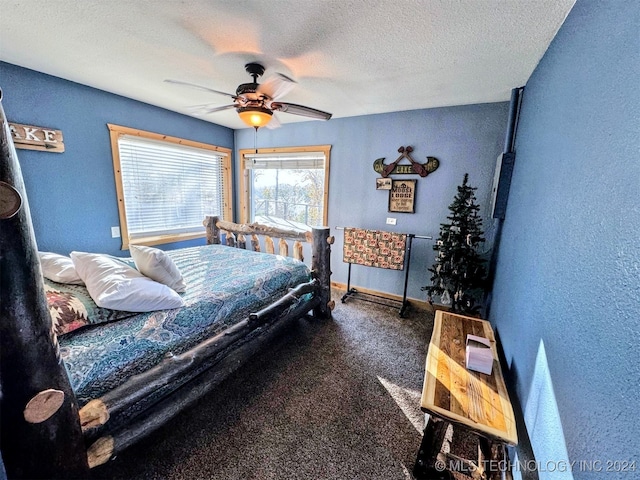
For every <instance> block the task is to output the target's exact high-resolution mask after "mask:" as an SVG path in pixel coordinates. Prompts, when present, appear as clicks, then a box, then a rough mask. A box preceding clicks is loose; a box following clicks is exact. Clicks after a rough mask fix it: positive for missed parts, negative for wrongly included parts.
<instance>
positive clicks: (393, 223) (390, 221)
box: [387, 217, 396, 225]
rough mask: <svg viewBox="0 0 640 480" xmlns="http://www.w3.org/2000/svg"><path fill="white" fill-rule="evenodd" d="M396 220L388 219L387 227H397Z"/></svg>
mask: <svg viewBox="0 0 640 480" xmlns="http://www.w3.org/2000/svg"><path fill="white" fill-rule="evenodd" d="M395 224H396V219H395V218H392V217H387V225H395Z"/></svg>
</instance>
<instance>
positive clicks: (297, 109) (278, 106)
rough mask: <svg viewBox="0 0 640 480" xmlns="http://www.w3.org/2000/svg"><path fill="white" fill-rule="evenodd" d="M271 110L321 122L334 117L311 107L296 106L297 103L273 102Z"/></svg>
mask: <svg viewBox="0 0 640 480" xmlns="http://www.w3.org/2000/svg"><path fill="white" fill-rule="evenodd" d="M271 109H272V110H278V111H280V112H286V113H291V114H293V115H301V116H303V117H311V118H317V119H319V120H329V119H330V118H331V116H332V114H331V113H328V112H323V111H322V110H317V109H315V108H311V107H305V106H303V105H296V104H295V103H285V102H272V103H271Z"/></svg>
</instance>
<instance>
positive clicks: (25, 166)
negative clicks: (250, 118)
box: [0, 62, 233, 255]
mask: <svg viewBox="0 0 640 480" xmlns="http://www.w3.org/2000/svg"><path fill="white" fill-rule="evenodd" d="M0 87H1V88H2V91H3V100H2V104H3V107H4V110H5V114H6V115H7V118H8V119H9V121H10V122H15V123H23V124H27V125H37V126H40V127H50V128H54V129H58V130H62V134H63V137H64V144H65V151H64V153H47V152H40V151H33V150H18V151H17V152H18V158H19V160H20V165H21V168H22V173H23V176H24V181H25V186H26V189H27V195H28V197H29V206H30V208H31V216H32V218H33V225H34V230H35V233H36V238H37V242H38V248H39V249H40V250H44V251H53V252H57V253H62V254H65V255H66V254H69V252H70V251H71V250H82V251H90V252H104V253H111V254H113V255H128V252H122V251H121V250H120V247H121V240H120V239H119V238H116V239H114V238H111V227H112V226H119V225H120V221H119V217H118V204H117V199H116V187H115V180H114V176H113V161H112V156H111V144H110V140H109V130H108V129H107V123H113V124H117V125H123V126H126V127H131V128H138V129H141V130H147V131H151V132H156V133H162V134H166V135H171V136H176V137H182V138H187V139H190V140H196V141H200V142H204V143H210V144H214V145H219V146H222V147H227V148H233V130H231V129H229V128H226V127H221V126H218V125H213V124H211V123H208V122H204V121H201V120H197V119H193V118H191V117H187V116H184V115H180V114H177V113H174V112H170V111H167V110H164V109H161V108H158V107H153V106H151V105H148V104H145V103H141V102H137V101H135V100H130V99H127V98H124V97H121V96H118V95H113V94H110V93H107V92H104V91H101V90H97V89H94V88H90V87H87V86H83V85H80V84H77V83H73V82H69V81H67V80H62V79H60V78H57V77H52V76H49V75H45V74H42V73H38V72H35V71H33V70H27V69H24V68H21V67H18V66H15V65H10V64H7V63H2V62H0ZM195 243H203V241H198V242H196V241H191V242H182V243H181V244H180V245H179V246H188V245H192V244H195ZM175 246H176V245H175V244H174V245H165V246H163V248H172V247H175Z"/></svg>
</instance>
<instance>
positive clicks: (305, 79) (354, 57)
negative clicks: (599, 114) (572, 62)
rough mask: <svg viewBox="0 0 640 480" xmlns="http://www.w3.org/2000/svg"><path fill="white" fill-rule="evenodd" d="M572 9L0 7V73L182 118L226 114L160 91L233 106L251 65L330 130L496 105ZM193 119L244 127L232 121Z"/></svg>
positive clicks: (189, 0) (383, 4)
mask: <svg viewBox="0 0 640 480" xmlns="http://www.w3.org/2000/svg"><path fill="white" fill-rule="evenodd" d="M574 1H575V0H271V1H264V0H217V1H215V0H213V1H212V0H182V1H179V0H135V1H133V0H109V1H98V0H46V1H44V0H0V12H2V13H0V60H3V61H6V62H9V63H13V64H16V65H20V66H23V67H27V68H31V69H34V70H38V71H41V72H45V73H48V74H51V75H55V76H57V77H61V78H65V79H68V80H72V81H74V82H78V83H82V84H85V85H90V86H92V87H96V88H99V89H102V90H106V91H108V92H113V93H116V94H120V95H123V96H126V97H130V98H133V99H136V100H140V101H143V102H146V103H150V104H153V105H157V106H160V107H164V108H167V109H169V110H174V111H177V112H181V113H187V114H188V113H189V110H188V108H187V107H189V106H192V105H197V104H204V103H211V104H212V105H214V106H215V105H220V106H221V105H225V104H228V103H230V101H229V99H228V98H225V97H224V96H221V95H216V94H214V93H210V92H206V91H202V90H198V89H192V88H188V87H184V86H180V85H175V84H169V83H165V82H164V81H163V80H165V79H174V80H180V81H186V82H190V83H195V84H198V85H203V86H206V87H209V88H213V89H215V90H221V91H224V92H231V93H234V92H235V89H236V87H237V85H238V84H240V83H245V82H248V81H250V77H249V76H248V75H247V73H246V72H245V70H244V65H245V64H246V63H248V62H250V61H256V60H257V61H260V62H263V63H264V65H265V67H267V70H266V72H265V75H264V77H263V79H264V78H267V77H269V75H270V74H273V73H275V72H279V73H283V74H285V75H288V76H290V77H292V78H294V79H296V80H297V82H298V84H297V85H296V87H295V88H294V89H293V90H292V91H291V92H290V93H288V94H287V95H286V96H285V97H283V98H282V100H284V101H286V102H291V103H297V104H302V105H306V106H309V107H313V108H317V109H320V110H325V111H328V112H331V113H333V115H334V118H340V117H350V116H356V115H368V114H375V113H383V112H393V111H402V110H413V109H419V108H430V107H440V106H450V105H462V104H473V103H485V102H496V101H504V100H508V99H509V96H510V91H511V89H512V88H514V87H517V86H521V85H524V84H525V83H526V81H527V79H528V78H529V75H530V74H531V72H532V71H533V69H534V68H535V66H536V65H537V63H538V61H539V59H540V58H541V57H542V55H543V54H544V52H545V50H546V49H547V46H548V45H549V43H550V41H551V40H552V39H553V37H554V35H555V33H556V32H557V30H558V28H559V27H560V25H561V24H562V22H563V21H564V19H565V17H566V15H567V14H568V12H569V10H570V9H571V7H572V6H573V3H574ZM1 81H2V79H1V78H0V86H1ZM5 94H6V95H10V92H5ZM277 116H278V119H279V120H280V122H281V123H283V124H284V123H289V122H293V121H302V120H307V119H305V118H304V117H299V116H294V115H290V114H287V113H282V112H281V113H278V114H277ZM201 118H203V119H204V120H207V121H210V122H213V123H217V124H220V125H225V126H228V127H231V128H243V127H244V125H243V124H242V123H241V122H240V120H239V119H238V117H237V114H236V113H235V111H234V110H228V111H223V112H217V113H212V114H209V115H206V116H203V117H201Z"/></svg>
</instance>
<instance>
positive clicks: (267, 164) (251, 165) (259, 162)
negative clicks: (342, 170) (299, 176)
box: [245, 152, 325, 170]
mask: <svg viewBox="0 0 640 480" xmlns="http://www.w3.org/2000/svg"><path fill="white" fill-rule="evenodd" d="M245 159H246V160H247V161H246V162H245V166H246V168H247V169H249V170H264V169H293V170H302V169H316V168H324V162H325V156H324V153H323V152H296V153H254V154H245Z"/></svg>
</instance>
